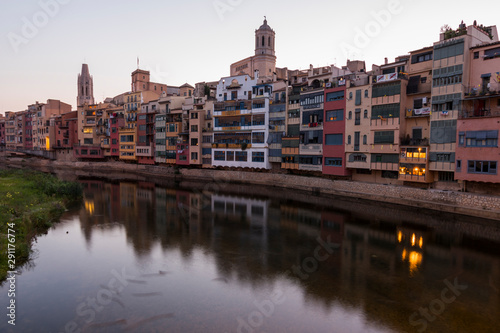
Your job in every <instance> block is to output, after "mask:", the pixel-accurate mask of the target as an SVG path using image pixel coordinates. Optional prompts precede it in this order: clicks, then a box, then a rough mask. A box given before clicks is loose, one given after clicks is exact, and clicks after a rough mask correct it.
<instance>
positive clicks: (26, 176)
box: [0, 170, 83, 281]
mask: <svg viewBox="0 0 500 333" xmlns="http://www.w3.org/2000/svg"><path fill="white" fill-rule="evenodd" d="M82 194H83V188H82V186H81V185H80V184H79V183H76V182H65V181H61V180H59V179H57V178H56V177H54V176H52V175H49V174H44V173H41V172H35V171H29V170H1V171H0V221H1V223H0V252H2V253H3V254H4V255H2V256H0V281H4V279H5V277H6V272H7V270H8V269H7V263H8V262H7V259H8V257H7V255H5V254H6V253H7V233H8V226H7V223H9V224H11V226H14V228H10V229H14V231H15V233H14V235H15V249H16V251H15V258H16V266H19V265H20V264H22V263H24V262H26V261H27V260H28V259H29V254H30V250H31V242H32V240H33V238H34V237H36V236H37V235H38V234H40V233H43V232H46V230H47V229H48V228H49V227H50V226H51V225H52V223H53V222H54V221H56V220H57V219H58V218H59V217H60V216H61V214H62V213H63V212H64V210H65V204H68V203H70V202H72V201H76V200H79V199H81V197H82Z"/></svg>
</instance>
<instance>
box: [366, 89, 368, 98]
mask: <svg viewBox="0 0 500 333" xmlns="http://www.w3.org/2000/svg"><path fill="white" fill-rule="evenodd" d="M365 97H368V89H366V90H365Z"/></svg>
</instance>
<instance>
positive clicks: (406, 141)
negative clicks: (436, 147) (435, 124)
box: [400, 137, 429, 146]
mask: <svg viewBox="0 0 500 333" xmlns="http://www.w3.org/2000/svg"><path fill="white" fill-rule="evenodd" d="M400 142H401V146H429V139H427V138H423V139H413V138H409V137H408V138H401V139H400Z"/></svg>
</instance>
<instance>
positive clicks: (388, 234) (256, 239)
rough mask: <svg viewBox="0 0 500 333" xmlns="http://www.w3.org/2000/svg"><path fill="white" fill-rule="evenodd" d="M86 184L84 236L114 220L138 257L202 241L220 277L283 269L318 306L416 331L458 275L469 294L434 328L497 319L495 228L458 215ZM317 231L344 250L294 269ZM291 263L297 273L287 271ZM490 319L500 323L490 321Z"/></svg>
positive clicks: (254, 276) (257, 279) (267, 279)
mask: <svg viewBox="0 0 500 333" xmlns="http://www.w3.org/2000/svg"><path fill="white" fill-rule="evenodd" d="M85 185H86V188H87V190H86V196H85V209H84V210H83V209H82V211H81V213H80V221H81V225H82V228H83V230H84V233H85V235H86V239H87V241H88V242H90V241H91V238H92V233H93V232H101V230H102V228H95V227H96V226H99V225H101V226H102V225H106V224H112V225H115V224H114V223H118V225H120V226H123V227H125V230H126V234H127V239H128V241H129V242H130V243H131V244H133V248H134V250H135V252H136V255H137V256H140V257H144V256H148V253H149V252H150V251H151V249H152V248H154V246H155V244H156V243H158V242H159V243H160V244H161V246H162V247H163V248H164V249H168V248H172V247H173V248H178V249H180V250H181V251H182V252H183V253H184V255H185V256H186V257H189V256H190V255H191V253H192V251H193V250H194V249H195V248H199V247H201V248H202V249H203V251H204V253H209V254H211V255H212V256H213V257H214V258H215V265H216V269H217V272H218V273H217V274H218V277H217V278H216V280H214V281H218V282H223V283H228V281H231V280H232V279H235V280H236V281H237V283H239V284H241V285H244V286H248V285H250V286H253V287H256V286H259V285H261V284H266V283H275V282H276V281H279V280H280V279H282V278H283V276H285V277H286V278H287V279H289V280H290V281H293V283H299V284H300V288H301V290H302V291H301V293H303V297H304V299H305V300H306V301H305V302H306V303H314V304H316V305H320V306H321V307H323V308H324V311H325V312H326V313H328V312H329V311H332V309H334V308H335V307H337V306H339V304H340V305H341V306H342V307H344V308H347V309H357V310H361V311H362V314H363V318H364V320H366V321H367V322H369V323H371V324H375V323H376V324H380V325H382V326H383V327H385V330H396V331H400V330H408V331H416V329H418V328H419V327H418V326H412V325H411V323H410V322H409V316H410V314H412V313H413V312H414V311H415V310H417V309H418V308H419V307H422V306H425V305H426V304H428V303H429V302H430V301H432V300H433V299H434V298H436V297H439V295H440V292H441V289H442V288H443V281H444V280H445V279H446V278H453V277H455V276H459V277H460V279H461V280H463V281H467V283H468V284H470V285H471V288H470V289H469V290H470V291H468V292H467V293H464V295H462V296H461V298H460V300H459V303H460V305H459V306H458V305H457V306H450V307H449V309H447V311H446V312H445V313H443V314H442V315H441V316H440V318H439V319H436V320H435V322H434V323H433V326H432V327H433V330H436V331H441V332H453V331H456V330H455V328H457V326H456V325H459V324H458V323H463V320H461V319H460V318H462V317H463V316H466V317H467V318H469V319H470V320H469V321H468V324H467V325H470V327H471V328H472V327H473V328H474V330H479V331H488V330H490V329H493V327H495V326H496V325H498V324H500V320H499V319H498V317H499V316H498V315H499V314H500V312H499V308H498V306H499V295H498V289H496V290H495V289H494V287H492V285H493V286H495V285H496V284H495V283H498V281H500V270H499V261H498V259H499V258H498V256H497V254H496V253H497V252H495V251H497V250H498V248H499V246H498V242H497V241H496V239H498V238H496V237H498V230H497V229H496V228H494V227H483V226H479V225H476V224H471V225H469V224H467V221H459V223H457V224H455V225H454V228H453V229H450V226H449V225H448V224H446V223H443V221H442V220H441V216H438V217H433V216H432V215H429V216H427V215H426V216H414V217H412V216H411V214H408V216H406V219H404V220H403V219H400V218H399V217H400V216H401V215H400V214H401V213H399V215H398V214H393V211H392V210H391V209H388V210H386V211H385V213H383V214H378V215H377V216H374V215H371V216H370V214H366V213H363V212H365V211H366V210H365V208H367V207H363V205H362V204H361V205H358V206H357V208H358V210H351V211H349V210H344V211H341V210H333V211H332V210H330V209H328V208H325V207H319V206H318V207H313V206H312V205H309V204H300V203H298V202H290V201H287V200H270V199H266V198H259V197H251V198H249V197H241V196H238V195H225V194H220V193H209V192H202V191H195V192H190V191H187V190H182V189H167V188H162V187H156V186H155V185H154V184H152V183H146V182H139V183H115V184H113V183H104V182H99V181H85ZM347 206H348V205H347ZM348 208H349V207H348ZM371 210H373V209H371ZM420 215H421V214H420ZM394 216H396V218H394ZM453 218H456V217H453ZM118 225H116V226H114V227H119V226H118ZM471 229H473V230H474V232H473V233H474V234H475V235H474V236H471V235H470V231H471ZM317 237H320V238H321V239H322V240H323V241H325V242H329V243H332V244H337V245H338V250H336V251H335V252H333V253H331V255H329V256H328V258H327V259H326V260H325V261H324V262H321V263H319V264H318V265H317V267H316V266H314V265H312V264H310V266H309V267H307V266H305V267H303V268H304V269H309V270H311V272H309V271H307V272H308V273H307V274H306V271H302V272H300V271H297V272H296V273H293V269H292V268H293V267H297V266H298V267H299V268H300V265H302V264H303V263H304V262H305V260H307V258H311V256H312V255H313V252H312V251H313V250H314V248H315V247H316V246H317ZM488 238H489V239H488ZM482 242H486V243H488V244H490V245H491V246H486V247H485V246H483V247H481V248H479V249H478V248H477V247H476V246H475V245H476V244H477V243H482ZM311 265H312V266H311ZM290 270H292V274H291V275H288V276H287V275H284V272H286V271H290ZM306 275H307V278H306V277H305V276H306ZM492 281H493V282H492ZM479 309H481V311H480V312H475V311H473V310H479ZM302 310H304V309H302ZM480 313H482V314H480ZM492 318H494V319H493V320H494V322H495V324H493V323H492V322H488V321H487V320H486V319H488V320H491V319H492ZM460 325H462V324H460Z"/></svg>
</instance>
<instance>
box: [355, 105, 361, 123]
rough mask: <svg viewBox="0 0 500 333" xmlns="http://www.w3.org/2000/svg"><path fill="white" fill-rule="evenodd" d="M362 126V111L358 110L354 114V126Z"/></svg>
mask: <svg viewBox="0 0 500 333" xmlns="http://www.w3.org/2000/svg"><path fill="white" fill-rule="evenodd" d="M360 124H361V109H356V110H355V112H354V125H360Z"/></svg>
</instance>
